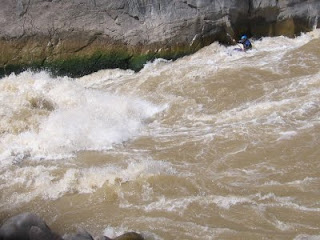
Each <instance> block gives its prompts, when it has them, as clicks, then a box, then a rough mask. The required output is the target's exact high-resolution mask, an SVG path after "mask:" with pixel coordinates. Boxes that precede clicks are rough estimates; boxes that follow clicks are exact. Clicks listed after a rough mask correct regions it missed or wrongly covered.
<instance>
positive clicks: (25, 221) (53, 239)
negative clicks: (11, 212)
mask: <svg viewBox="0 0 320 240" xmlns="http://www.w3.org/2000/svg"><path fill="white" fill-rule="evenodd" d="M0 239H1V240H40V239H47V240H62V238H61V237H60V236H59V235H57V234H55V233H53V232H52V231H51V230H50V228H49V227H48V226H47V224H46V223H45V222H44V221H43V220H42V219H41V218H39V217H38V216H37V215H35V214H32V213H22V214H19V215H17V216H14V217H11V218H9V219H8V220H7V221H6V222H5V223H4V224H3V225H2V226H1V228H0Z"/></svg>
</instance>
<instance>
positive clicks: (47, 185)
mask: <svg viewBox="0 0 320 240" xmlns="http://www.w3.org/2000/svg"><path fill="white" fill-rule="evenodd" d="M57 169H58V167H44V166H36V167H24V168H17V169H15V170H11V171H3V172H2V173H1V176H0V180H2V181H4V182H5V183H4V184H2V185H1V187H0V189H1V190H2V191H5V190H7V192H10V191H9V189H15V188H16V187H17V186H20V187H22V189H21V190H19V194H12V195H11V196H6V198H7V199H6V201H3V202H2V205H3V206H7V204H9V205H11V204H12V203H14V205H18V204H20V203H25V202H29V201H31V200H33V199H35V198H36V197H40V198H42V199H45V200H46V199H51V200H52V199H57V198H59V197H61V196H62V195H64V194H66V193H81V194H86V193H93V192H95V191H97V190H98V189H100V188H101V187H102V186H103V185H105V184H107V185H109V186H115V185H116V186H121V185H122V184H124V183H126V182H132V181H137V180H138V179H147V178H149V177H152V176H157V175H161V174H162V175H163V174H174V173H175V169H174V168H173V167H172V166H171V165H170V164H168V163H166V162H163V161H154V160H152V159H145V160H133V159H130V161H129V163H128V164H127V166H117V165H105V166H100V167H89V168H68V169H67V170H65V171H64V172H62V173H59V174H58V173H57V172H56V170H57ZM6 179H10V181H5V180H6ZM3 197H5V196H3ZM0 206H1V205H0ZM7 207H8V206H7Z"/></svg>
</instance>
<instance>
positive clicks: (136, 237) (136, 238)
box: [0, 213, 144, 240]
mask: <svg viewBox="0 0 320 240" xmlns="http://www.w3.org/2000/svg"><path fill="white" fill-rule="evenodd" d="M44 239H45V240H112V239H111V238H109V237H107V236H100V237H97V238H94V237H93V236H92V235H91V234H90V233H88V232H87V231H85V230H79V231H78V232H77V233H71V234H65V235H64V236H60V235H58V234H56V233H54V232H52V231H51V229H50V228H49V227H48V226H47V224H46V223H45V221H44V220H42V219H41V218H40V217H39V216H37V215H35V214H33V213H22V214H19V215H16V216H13V217H11V218H9V219H8V220H6V221H5V222H4V223H3V224H2V226H1V227H0V240H44ZM143 239H144V238H143V237H142V235H140V234H138V233H136V232H128V233H124V234H123V235H120V236H118V237H116V238H114V239H113V240H143Z"/></svg>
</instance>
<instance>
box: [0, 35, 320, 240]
mask: <svg viewBox="0 0 320 240" xmlns="http://www.w3.org/2000/svg"><path fill="white" fill-rule="evenodd" d="M319 36H320V31H319V30H315V31H313V32H311V33H308V34H304V35H302V36H300V37H297V38H295V39H289V38H286V37H274V38H263V39H262V40H259V41H255V42H254V49H253V50H252V51H249V52H247V53H243V52H236V51H233V48H234V47H224V46H220V45H218V44H217V43H214V44H212V45H210V46H208V47H206V48H203V49H202V50H200V51H199V52H197V53H195V54H193V55H191V56H188V57H184V58H182V59H179V60H177V61H175V62H170V61H165V60H156V61H154V62H153V63H149V64H147V65H146V66H145V67H144V69H143V70H142V71H140V72H139V73H134V72H133V71H130V70H127V71H124V70H118V69H117V70H102V71H99V72H97V73H94V74H91V75H88V76H84V77H82V78H78V79H71V78H68V77H57V78H53V77H50V75H49V74H48V73H46V72H40V73H33V72H29V71H26V72H23V73H21V74H19V75H14V74H12V75H10V76H7V77H4V78H2V79H1V80H0V116H1V119H0V134H1V139H0V174H1V175H0V194H1V195H0V199H1V202H0V221H4V220H5V219H6V218H7V217H9V216H12V215H14V214H17V213H20V212H23V211H31V212H35V213H37V214H38V215H40V216H41V217H42V218H44V219H45V220H46V221H47V223H48V225H49V226H50V227H51V228H52V229H53V230H55V231H57V232H59V233H61V234H62V233H66V232H73V231H75V230H76V228H78V227H83V228H85V229H86V230H88V231H89V232H90V233H92V234H93V235H101V234H103V233H105V234H106V235H108V236H109V237H114V236H115V235H119V234H121V233H123V232H126V231H136V232H139V233H142V234H143V235H144V236H145V237H146V238H147V239H165V240H171V239H197V240H202V239H262V238H263V239H295V240H302V239H319V238H320V157H319V156H320V148H319V145H320V47H319V46H320V38H319Z"/></svg>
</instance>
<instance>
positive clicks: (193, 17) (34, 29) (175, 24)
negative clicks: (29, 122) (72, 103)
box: [0, 0, 320, 76]
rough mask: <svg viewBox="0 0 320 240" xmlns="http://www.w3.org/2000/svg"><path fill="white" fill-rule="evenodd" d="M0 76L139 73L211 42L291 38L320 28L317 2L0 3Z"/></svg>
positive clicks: (53, 0) (26, 0) (92, 0)
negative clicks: (244, 37)
mask: <svg viewBox="0 0 320 240" xmlns="http://www.w3.org/2000/svg"><path fill="white" fill-rule="evenodd" d="M0 4H1V9H0V29H1V31H0V50H1V56H0V75H3V74H8V73H10V72H18V71H21V70H23V69H25V68H35V69H39V68H49V69H51V70H52V71H53V73H56V74H58V75H62V74H68V75H73V76H81V75H84V74H88V73H90V72H94V71H97V70H99V69H102V68H118V67H119V68H123V69H127V68H131V69H134V70H139V69H141V67H142V66H143V64H144V63H145V62H146V61H148V60H151V59H154V58H158V57H162V58H166V59H176V58H178V57H180V56H183V55H186V54H190V53H192V52H195V51H196V50H198V49H200V48H201V47H203V46H205V45H208V44H210V43H212V42H214V41H219V42H222V43H226V44H230V43H232V40H233V39H237V38H238V37H239V35H241V34H243V33H245V34H247V35H249V36H253V37H260V36H274V35H286V36H291V37H293V36H295V35H297V34H299V33H300V32H304V31H308V30H311V29H312V28H313V27H314V26H317V25H318V26H319V20H318V17H317V16H318V15H319V12H320V3H319V1H316V0H314V1H308V2H307V3H306V1H302V0H300V1H297V0H287V1H285V0H283V1H278V0H273V1H269V0H268V1H267V0H259V1H258V0H247V1H237V0H221V1H216V0H173V1H172V0H170V1H169V0H150V1H141V0H79V1H66V0H64V1H63V0H16V1H11V0H0Z"/></svg>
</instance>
